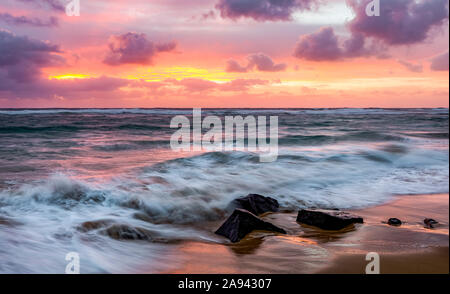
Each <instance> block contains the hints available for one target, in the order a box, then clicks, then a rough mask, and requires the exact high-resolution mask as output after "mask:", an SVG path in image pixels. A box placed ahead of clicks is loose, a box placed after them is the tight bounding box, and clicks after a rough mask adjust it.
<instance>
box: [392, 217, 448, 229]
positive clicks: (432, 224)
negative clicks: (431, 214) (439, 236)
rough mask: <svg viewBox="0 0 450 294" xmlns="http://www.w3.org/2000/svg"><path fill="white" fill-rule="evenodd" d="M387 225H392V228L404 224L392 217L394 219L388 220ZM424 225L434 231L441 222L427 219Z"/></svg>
mask: <svg viewBox="0 0 450 294" xmlns="http://www.w3.org/2000/svg"><path fill="white" fill-rule="evenodd" d="M387 224H388V225H391V226H401V225H402V224H403V222H402V221H401V220H399V219H398V218H395V217H392V218H390V219H388V221H387ZM423 224H424V225H425V227H426V228H428V229H433V228H434V227H435V226H436V225H438V224H439V222H437V221H436V220H434V219H432V218H426V219H424V220H423Z"/></svg>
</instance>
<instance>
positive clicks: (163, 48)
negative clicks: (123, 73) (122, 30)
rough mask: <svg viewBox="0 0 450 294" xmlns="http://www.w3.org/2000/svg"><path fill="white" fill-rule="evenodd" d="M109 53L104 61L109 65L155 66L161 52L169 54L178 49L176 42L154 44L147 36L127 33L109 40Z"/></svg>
mask: <svg viewBox="0 0 450 294" xmlns="http://www.w3.org/2000/svg"><path fill="white" fill-rule="evenodd" d="M108 46H109V53H108V55H107V56H106V58H105V59H104V60H103V62H104V63H106V64H108V65H113V66H114V65H121V64H130V63H131V64H153V59H154V57H155V56H156V55H157V54H158V53H159V52H169V51H173V50H174V49H175V48H176V43H175V42H169V43H158V44H156V43H154V42H152V41H150V40H148V39H147V37H146V35H145V34H137V33H131V32H129V33H126V34H122V35H113V36H111V37H110V38H109V44H108Z"/></svg>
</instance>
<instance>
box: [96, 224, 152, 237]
mask: <svg viewBox="0 0 450 294" xmlns="http://www.w3.org/2000/svg"><path fill="white" fill-rule="evenodd" d="M102 233H104V234H106V235H108V236H109V237H111V238H113V239H116V240H151V239H152V238H151V235H150V232H149V231H148V230H146V229H143V228H138V227H137V228H135V227H130V226H127V225H119V224H115V225H112V226H110V227H108V228H107V229H105V230H104V231H102Z"/></svg>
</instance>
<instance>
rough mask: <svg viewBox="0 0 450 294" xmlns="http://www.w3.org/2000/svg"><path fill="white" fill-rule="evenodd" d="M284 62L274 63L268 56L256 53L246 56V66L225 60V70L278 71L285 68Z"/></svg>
mask: <svg viewBox="0 0 450 294" xmlns="http://www.w3.org/2000/svg"><path fill="white" fill-rule="evenodd" d="M286 67H287V65H286V64H285V63H278V64H276V63H275V62H274V61H273V60H272V59H271V58H270V57H269V56H267V55H264V54H263V53H257V54H252V55H249V56H247V66H245V67H244V66H241V65H240V64H239V63H238V62H237V61H235V60H233V59H231V60H228V61H227V67H226V69H225V71H227V72H248V71H250V70H253V69H255V68H256V69H257V70H258V71H265V72H278V71H283V70H286Z"/></svg>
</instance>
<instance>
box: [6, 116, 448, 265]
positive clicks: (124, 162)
mask: <svg viewBox="0 0 450 294" xmlns="http://www.w3.org/2000/svg"><path fill="white" fill-rule="evenodd" d="M202 114H203V116H206V115H217V116H219V117H222V118H223V117H224V116H234V115H242V116H246V115H254V116H258V115H265V116H274V115H276V116H278V119H279V156H278V159H277V160H276V161H275V162H270V163H261V162H259V155H258V154H256V153H252V152H246V151H236V152H175V151H172V150H171V149H170V142H169V140H170V137H171V135H172V134H173V133H174V131H175V130H174V129H171V128H170V127H169V125H170V120H171V119H172V118H173V117H174V116H175V115H186V116H188V117H189V116H190V115H192V109H40V110H25V109H23V110H12V109H0V273H42V272H49V273H62V272H64V269H65V266H66V264H67V261H66V260H65V255H66V254H67V253H68V252H78V253H79V254H80V256H81V257H82V272H83V273H102V272H112V273H116V272H140V271H142V270H143V268H145V270H146V271H149V270H150V271H153V272H162V271H165V270H168V269H170V267H171V266H173V264H174V263H175V261H174V260H176V257H174V256H173V254H169V253H168V252H169V251H170V250H171V248H172V247H173V246H176V244H179V243H180V242H183V241H189V240H194V241H199V242H213V243H214V242H217V243H224V242H226V240H224V239H222V238H221V237H218V236H215V235H214V234H213V230H211V227H210V226H208V225H206V224H207V223H210V222H216V221H217V222H220V221H221V220H223V219H225V218H226V216H227V214H228V213H229V211H228V210H227V206H228V203H229V202H230V201H231V200H233V199H234V198H236V197H239V196H244V195H246V194H248V193H259V194H263V195H267V196H272V197H274V198H276V199H278V201H279V202H280V204H281V206H282V208H283V209H285V210H296V209H298V208H304V207H320V208H339V209H350V208H363V207H368V206H373V205H377V204H381V203H384V202H387V201H389V200H390V199H392V197H393V196H394V195H402V194H417V195H420V194H424V193H448V190H449V157H448V156H449V144H448V143H449V135H448V131H449V125H448V118H449V111H448V109H260V110H257V109H256V110H255V109H253V110H251V109H203V113H202ZM205 131H206V130H205ZM418 197H420V196H418ZM119 236H121V237H119Z"/></svg>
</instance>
